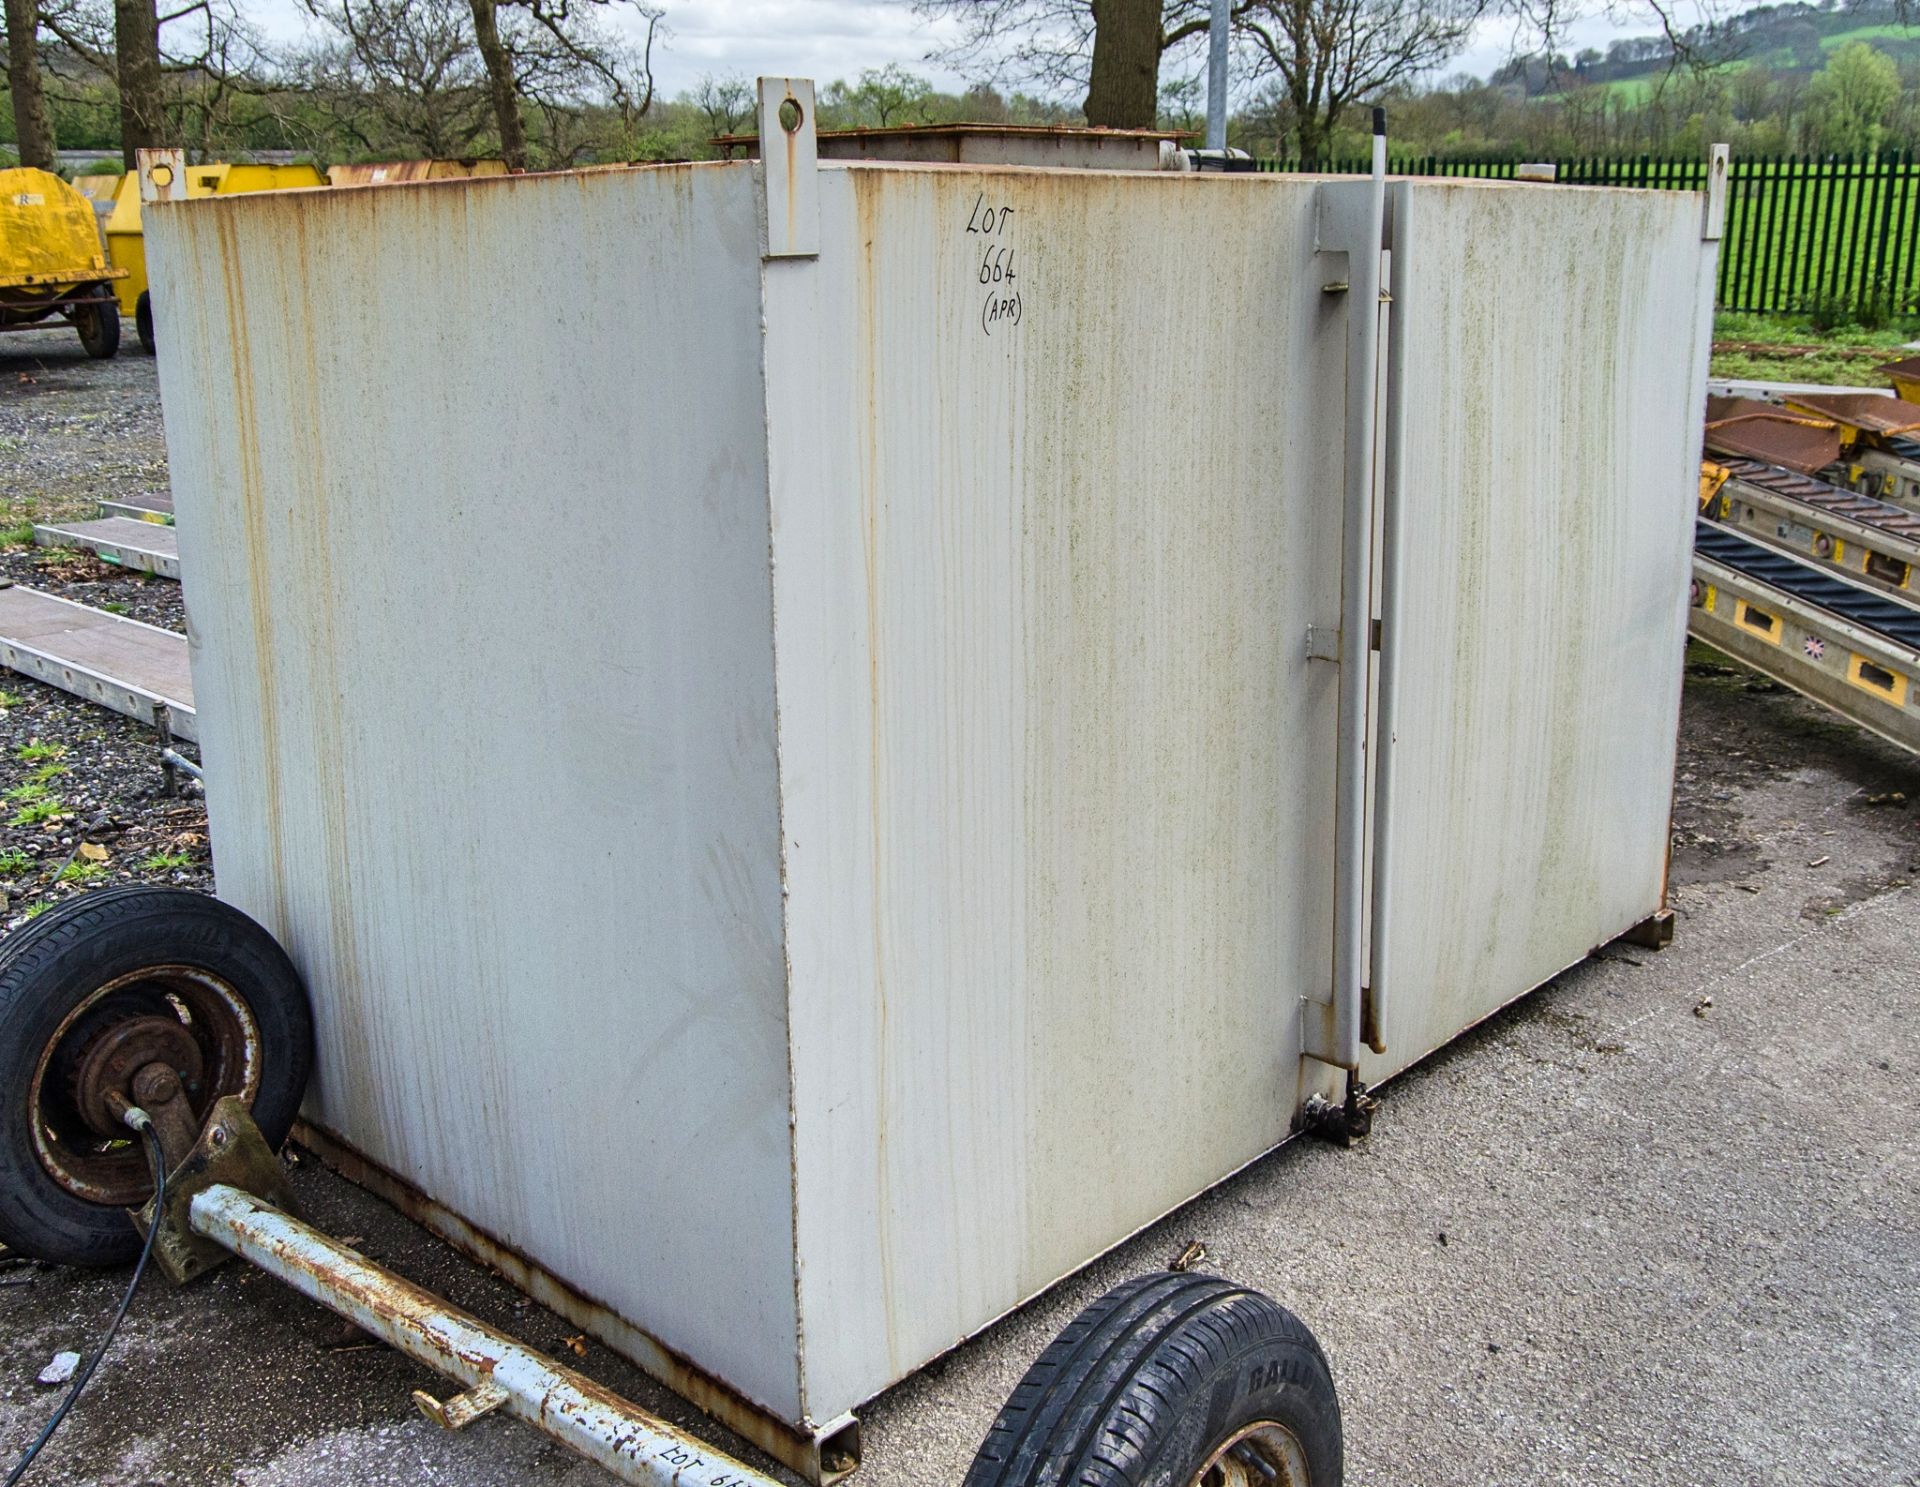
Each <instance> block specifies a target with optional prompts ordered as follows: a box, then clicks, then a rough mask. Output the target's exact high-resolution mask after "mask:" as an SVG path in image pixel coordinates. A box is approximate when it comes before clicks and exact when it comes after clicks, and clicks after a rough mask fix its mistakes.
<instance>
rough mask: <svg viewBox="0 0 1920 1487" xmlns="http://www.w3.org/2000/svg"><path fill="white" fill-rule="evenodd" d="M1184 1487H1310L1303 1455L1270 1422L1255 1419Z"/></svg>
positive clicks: (1292, 1438) (1282, 1428) (1283, 1429)
mask: <svg viewBox="0 0 1920 1487" xmlns="http://www.w3.org/2000/svg"><path fill="white" fill-rule="evenodd" d="M1188 1487H1310V1478H1309V1475H1308V1469H1307V1453H1306V1451H1305V1450H1304V1449H1303V1448H1302V1446H1301V1445H1300V1441H1299V1439H1298V1437H1296V1436H1295V1435H1294V1433H1293V1432H1292V1431H1291V1430H1289V1429H1287V1427H1286V1426H1284V1425H1282V1424H1280V1423H1279V1422H1278V1421H1274V1420H1257V1421H1255V1422H1254V1423H1253V1424H1251V1425H1247V1426H1244V1427H1243V1428H1241V1429H1240V1430H1239V1431H1237V1432H1235V1433H1234V1434H1233V1435H1232V1436H1230V1437H1229V1438H1228V1439H1227V1440H1226V1441H1225V1442H1224V1443H1223V1444H1222V1445H1221V1446H1220V1447H1219V1449H1218V1450H1216V1451H1215V1452H1214V1453H1213V1455H1212V1456H1210V1457H1208V1458H1207V1463H1206V1465H1205V1466H1203V1467H1201V1468H1200V1470H1199V1471H1197V1472H1195V1473H1194V1475H1193V1477H1192V1478H1191V1480H1190V1481H1189V1483H1188Z"/></svg>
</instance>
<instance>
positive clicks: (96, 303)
mask: <svg viewBox="0 0 1920 1487" xmlns="http://www.w3.org/2000/svg"><path fill="white" fill-rule="evenodd" d="M100 289H101V292H102V293H105V292H106V286H105V285H101V286H100ZM73 328H74V329H75V330H77V331H79V332H80V344H81V345H82V346H84V347H86V348H87V355H88V356H91V357H92V358H93V359H94V360H95V361H105V360H106V359H107V358H108V357H110V356H112V355H113V354H114V353H115V352H116V351H118V350H119V349H120V307H119V306H118V305H117V304H115V303H114V302H113V301H112V300H111V299H95V300H88V301H87V302H86V303H85V304H83V305H79V306H77V307H75V309H74V312H73Z"/></svg>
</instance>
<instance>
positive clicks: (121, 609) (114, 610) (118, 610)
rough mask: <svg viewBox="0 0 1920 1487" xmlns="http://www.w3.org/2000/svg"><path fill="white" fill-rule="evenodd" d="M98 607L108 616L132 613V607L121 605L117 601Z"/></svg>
mask: <svg viewBox="0 0 1920 1487" xmlns="http://www.w3.org/2000/svg"><path fill="white" fill-rule="evenodd" d="M100 607H101V608H102V609H104V610H105V611H106V612H107V613H108V614H132V613H133V606H132V605H131V604H122V603H121V602H120V601H119V600H117V599H116V600H114V601H113V602H112V603H111V604H102V605H101V606H100Z"/></svg>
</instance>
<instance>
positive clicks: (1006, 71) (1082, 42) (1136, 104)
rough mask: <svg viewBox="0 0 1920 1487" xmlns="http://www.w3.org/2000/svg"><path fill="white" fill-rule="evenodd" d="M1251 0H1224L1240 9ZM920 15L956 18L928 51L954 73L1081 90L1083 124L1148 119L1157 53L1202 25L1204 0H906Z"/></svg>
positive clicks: (1136, 123) (1146, 123)
mask: <svg viewBox="0 0 1920 1487" xmlns="http://www.w3.org/2000/svg"><path fill="white" fill-rule="evenodd" d="M1250 3H1251V0H1232V13H1233V14H1234V15H1236V16H1238V15H1240V14H1243V13H1244V12H1245V11H1246V10H1247V8H1248V6H1249V4H1250ZM915 8H916V9H917V10H918V11H919V12H920V13H921V14H922V15H924V16H928V17H937V18H940V19H944V20H949V21H956V22H958V23H959V36H958V39H957V40H955V41H954V42H953V44H952V45H950V46H947V47H943V48H941V49H940V50H938V51H936V52H935V53H934V54H933V56H934V59H935V60H938V61H942V62H945V63H946V64H947V65H949V66H951V67H953V68H954V69H955V70H956V71H958V72H960V73H961V74H962V75H963V76H966V77H968V78H969V79H974V80H978V81H982V82H993V83H1003V82H1004V83H1014V84H1028V85H1031V86H1035V87H1038V88H1039V89H1041V90H1042V91H1043V92H1045V93H1048V94H1052V95H1058V94H1061V93H1064V92H1067V91H1069V90H1073V91H1080V90H1083V89H1084V90H1085V92H1084V96H1085V98H1086V110H1085V111H1086V119H1087V122H1088V123H1089V124H1096V125H1104V126H1106V127H1109V128H1132V129H1146V128H1151V127H1152V125H1153V122H1154V116H1155V105H1156V103H1157V101H1158V97H1159V78H1160V63H1161V60H1162V59H1163V58H1164V57H1166V56H1167V55H1168V54H1169V53H1171V52H1173V51H1175V50H1176V49H1177V48H1179V47H1181V46H1182V45H1184V44H1186V43H1188V42H1190V41H1191V40H1192V39H1193V38H1195V37H1197V36H1200V35H1201V34H1203V33H1204V32H1205V31H1206V29H1207V16H1208V4H1207V0H915Z"/></svg>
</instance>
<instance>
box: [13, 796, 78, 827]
mask: <svg viewBox="0 0 1920 1487" xmlns="http://www.w3.org/2000/svg"><path fill="white" fill-rule="evenodd" d="M65 810H66V807H65V805H64V804H62V802H61V800H60V797H59V796H57V795H49V796H47V798H46V799H44V800H30V801H28V802H27V803H26V804H25V805H23V806H21V807H20V809H19V810H17V811H15V812H14V813H13V819H12V820H11V821H9V822H7V825H9V826H38V825H39V824H40V823H41V822H42V821H51V820H52V819H53V818H54V817H55V816H58V815H60V814H61V813H62V812H64V811H65Z"/></svg>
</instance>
